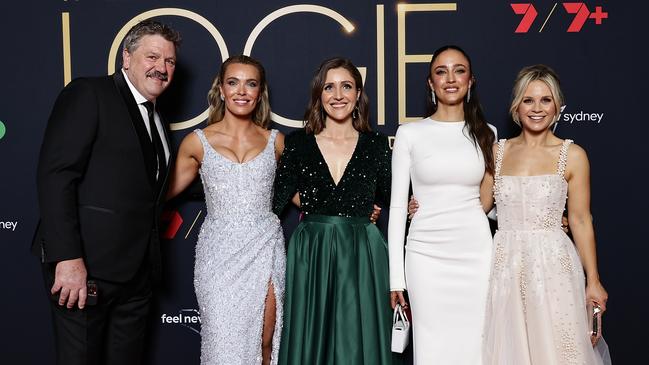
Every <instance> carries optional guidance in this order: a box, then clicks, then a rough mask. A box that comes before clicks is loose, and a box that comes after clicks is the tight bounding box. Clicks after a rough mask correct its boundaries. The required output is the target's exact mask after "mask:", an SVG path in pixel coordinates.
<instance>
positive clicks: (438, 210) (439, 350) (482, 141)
mask: <svg viewBox="0 0 649 365" xmlns="http://www.w3.org/2000/svg"><path fill="white" fill-rule="evenodd" d="M429 70H430V74H429V76H428V86H429V88H430V91H431V100H432V109H433V112H432V115H431V116H430V117H428V118H426V119H423V120H420V121H417V122H412V123H407V124H403V125H401V126H400V127H399V129H398V130H397V134H396V139H395V142H394V149H393V155H392V200H391V204H390V221H389V225H388V228H389V230H388V241H389V248H390V288H391V289H390V290H391V291H392V293H391V301H392V305H393V306H394V305H396V303H397V302H399V303H400V304H401V305H402V306H404V305H406V301H405V299H404V295H403V291H404V290H407V291H408V296H409V301H410V303H409V304H410V307H411V310H412V326H413V327H412V328H413V338H414V353H413V354H414V363H415V364H416V365H428V364H440V365H478V364H480V363H481V357H482V329H483V323H484V313H485V301H486V296H487V287H488V283H489V269H490V265H491V246H492V238H491V231H490V229H489V223H488V221H487V217H486V215H485V209H488V208H489V207H487V206H485V207H483V204H482V200H481V199H486V201H489V200H490V197H489V192H490V191H491V190H490V186H486V187H485V185H484V184H483V180H484V176H485V173H487V174H488V173H490V172H493V166H494V158H493V150H492V146H493V143H494V141H495V136H494V132H495V129H494V128H493V127H492V126H490V125H489V124H487V122H486V121H485V118H484V115H483V113H482V110H481V108H480V103H479V101H478V96H477V93H476V81H475V77H474V74H473V68H472V65H471V61H470V59H469V57H468V55H467V54H466V53H465V52H464V51H463V50H462V49H460V48H459V47H457V46H445V47H442V48H440V49H438V50H436V51H435V52H434V54H433V57H432V59H431V62H430V67H429ZM411 182H412V190H413V193H414V195H415V196H416V197H417V200H418V201H419V210H418V211H417V214H416V215H415V216H414V218H413V220H412V222H411V224H410V230H409V232H408V237H407V244H406V247H405V260H404V236H405V231H406V215H407V212H406V208H407V204H408V190H409V185H410V183H411ZM404 263H405V269H404Z"/></svg>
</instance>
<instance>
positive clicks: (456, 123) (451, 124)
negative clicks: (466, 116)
mask: <svg viewBox="0 0 649 365" xmlns="http://www.w3.org/2000/svg"><path fill="white" fill-rule="evenodd" d="M426 119H427V120H428V121H429V122H431V123H432V124H434V125H440V126H447V127H458V126H462V127H463V126H464V124H465V121H463V120H460V121H454V122H445V121H441V120H436V119H433V118H431V117H428V118H426Z"/></svg>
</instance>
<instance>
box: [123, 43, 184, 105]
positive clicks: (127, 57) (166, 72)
mask: <svg viewBox="0 0 649 365" xmlns="http://www.w3.org/2000/svg"><path fill="white" fill-rule="evenodd" d="M122 64H123V67H124V71H125V72H126V75H127V76H128V79H129V81H131V83H132V84H133V86H135V88H136V89H137V91H138V92H139V93H140V94H142V96H144V97H145V98H146V99H147V100H150V101H155V99H156V98H157V97H158V96H160V94H162V92H163V91H165V89H167V87H168V86H169V84H170V83H171V80H172V78H173V75H174V71H175V69H176V47H175V45H174V44H173V42H170V41H168V40H166V39H165V38H164V37H162V36H161V35H158V34H153V35H145V36H143V37H142V38H141V39H140V40H139V41H138V43H137V45H136V47H134V48H133V49H132V50H131V52H129V51H127V50H124V51H123V53H122Z"/></svg>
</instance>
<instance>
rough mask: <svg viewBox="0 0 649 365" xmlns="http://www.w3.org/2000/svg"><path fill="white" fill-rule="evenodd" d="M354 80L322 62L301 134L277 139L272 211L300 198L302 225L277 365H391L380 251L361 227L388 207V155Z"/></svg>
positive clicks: (373, 235)
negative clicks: (280, 149)
mask: <svg viewBox="0 0 649 365" xmlns="http://www.w3.org/2000/svg"><path fill="white" fill-rule="evenodd" d="M368 113H369V106H368V99H367V96H366V95H365V92H364V90H363V84H362V80H361V75H360V73H359V71H358V70H357V69H356V67H355V66H354V65H353V64H352V63H351V62H350V61H349V60H347V59H342V58H334V59H330V60H327V61H325V62H324V63H323V64H322V65H321V66H320V68H319V70H318V72H317V73H316V75H315V76H314V78H313V81H312V83H311V100H310V103H309V107H308V109H307V112H306V115H305V120H306V127H305V129H304V130H298V131H295V132H293V133H291V134H290V135H288V136H287V137H286V148H285V150H284V154H283V155H282V157H281V160H280V163H279V168H278V171H277V177H276V180H275V198H274V203H273V205H274V210H275V212H276V213H278V214H279V213H280V212H281V211H282V210H283V209H284V207H285V205H286V204H287V203H288V201H289V199H290V198H291V197H292V196H293V195H294V194H295V193H296V192H298V193H299V205H300V210H301V211H302V212H303V213H304V219H303V220H302V222H301V223H300V224H299V225H298V227H297V228H296V229H295V231H294V232H293V235H292V236H291V239H290V242H289V243H288V250H287V251H288V252H287V259H286V260H287V264H286V267H287V269H286V301H285V306H284V308H285V310H284V330H283V335H282V345H281V349H280V364H284V365H288V364H292V365H307V364H308V365H325V364H330V365H333V364H346V365H363V364H365V365H388V364H392V354H391V352H390V328H391V318H392V311H391V309H390V306H389V303H388V300H387V298H386V296H385V294H386V293H387V292H388V290H389V286H388V255H387V245H386V242H385V240H384V238H383V236H382V235H381V233H380V231H379V230H378V229H377V228H376V226H375V225H374V224H371V223H370V220H369V218H368V217H369V215H370V212H372V207H373V203H374V200H375V197H376V196H377V194H378V196H379V198H382V199H383V200H384V201H387V200H388V199H389V190H390V187H389V185H390V148H389V145H388V139H387V137H386V136H384V135H381V134H379V133H376V132H372V131H371V130H370V126H369V121H368Z"/></svg>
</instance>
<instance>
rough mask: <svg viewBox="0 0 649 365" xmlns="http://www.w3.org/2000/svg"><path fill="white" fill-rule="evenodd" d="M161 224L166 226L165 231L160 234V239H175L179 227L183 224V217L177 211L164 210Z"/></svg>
mask: <svg viewBox="0 0 649 365" xmlns="http://www.w3.org/2000/svg"><path fill="white" fill-rule="evenodd" d="M161 220H162V223H163V224H165V223H166V224H167V229H166V230H165V231H164V233H163V234H162V238H164V239H167V240H171V239H173V238H174V237H176V234H177V233H178V230H179V229H180V226H181V225H182V224H183V217H181V216H180V214H179V213H178V211H177V210H166V211H164V212H163V213H162V219H161Z"/></svg>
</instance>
